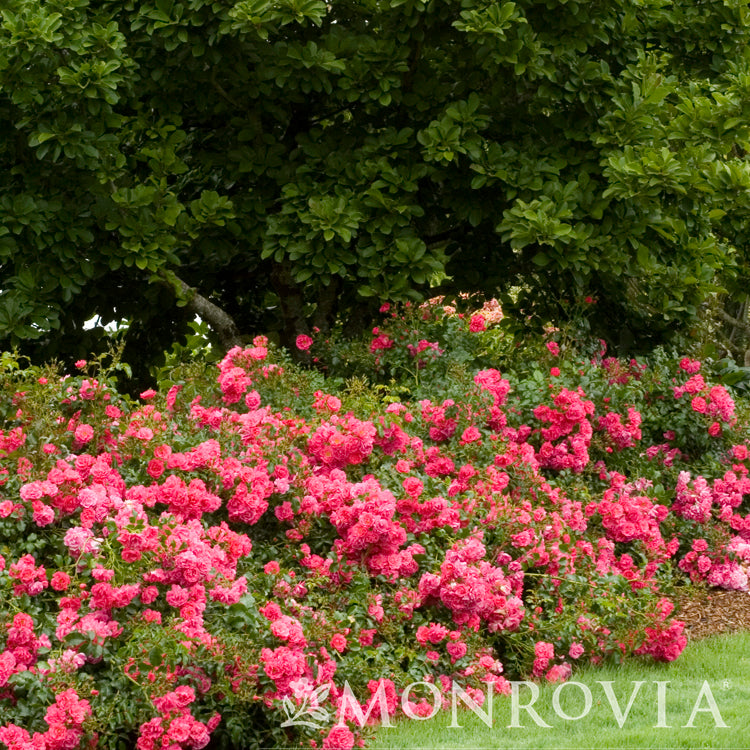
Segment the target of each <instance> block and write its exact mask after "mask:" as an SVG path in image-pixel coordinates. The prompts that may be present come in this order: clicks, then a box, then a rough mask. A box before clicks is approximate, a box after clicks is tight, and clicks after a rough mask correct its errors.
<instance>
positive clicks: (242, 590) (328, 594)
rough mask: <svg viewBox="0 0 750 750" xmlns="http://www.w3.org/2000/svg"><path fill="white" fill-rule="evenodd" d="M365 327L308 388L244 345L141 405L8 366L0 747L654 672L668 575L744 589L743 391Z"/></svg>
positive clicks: (687, 369) (214, 738)
mask: <svg viewBox="0 0 750 750" xmlns="http://www.w3.org/2000/svg"><path fill="white" fill-rule="evenodd" d="M382 312H383V324H382V325H381V326H378V328H377V329H375V330H374V331H373V335H372V337H371V339H370V340H369V341H367V342H364V343H360V344H356V343H355V344H352V343H344V342H341V341H339V340H337V339H336V338H335V337H333V338H330V339H325V338H323V337H320V338H319V339H318V338H316V337H312V340H310V339H308V338H302V339H300V341H299V342H298V345H299V348H300V351H301V353H302V354H301V356H304V357H308V358H309V360H310V363H311V364H313V363H314V362H315V360H316V359H318V360H324V361H325V362H327V363H328V368H329V369H328V371H327V372H321V371H320V370H317V369H306V368H305V367H304V366H297V365H294V364H292V362H291V360H290V359H289V357H288V356H287V355H286V354H285V353H284V352H283V351H278V350H276V349H275V348H274V347H273V346H271V345H270V344H269V342H268V341H267V340H266V339H265V338H263V337H258V338H257V339H256V340H255V341H254V342H253V344H252V345H251V346H248V347H246V348H239V347H238V348H235V349H233V350H231V351H230V352H229V353H228V354H227V355H226V357H224V359H223V360H222V361H221V362H220V364H219V366H218V370H216V369H213V371H211V372H209V373H208V374H204V373H203V369H204V368H202V366H201V365H200V363H197V364H194V365H191V366H190V367H187V368H183V370H182V371H177V372H174V373H172V375H171V376H170V377H171V378H172V380H171V381H169V382H167V380H166V378H164V379H163V387H162V388H160V389H159V390H158V391H157V390H149V391H146V392H144V393H142V394H141V397H140V399H139V400H137V401H135V402H133V401H131V400H130V399H128V398H125V397H124V396H122V395H120V394H119V393H118V392H117V390H116V389H115V388H114V385H113V383H114V381H113V380H112V379H111V376H112V374H113V371H112V370H111V369H110V370H107V369H106V368H97V366H96V365H95V364H87V363H86V362H83V361H82V362H80V363H79V364H78V367H79V369H78V371H77V373H76V374H74V375H69V376H62V377H61V376H60V375H59V374H58V373H57V372H56V371H55V370H54V368H51V367H50V368H46V369H44V370H40V369H37V368H27V369H25V370H22V369H20V368H19V366H18V363H17V361H16V360H15V359H14V358H13V357H12V356H10V355H3V358H2V360H1V363H2V365H1V366H2V369H3V378H2V386H0V387H2V389H3V394H2V396H3V397H2V400H1V401H0V420H1V421H0V426H1V429H2V431H1V432H0V554H1V555H2V557H0V569H1V570H2V572H0V717H1V720H2V726H1V727H0V741H1V742H3V743H4V744H5V745H6V746H7V747H8V748H9V750H21V748H32V747H33V748H40V749H41V748H44V749H45V750H72V749H73V748H76V747H87V746H99V747H107V748H117V749H118V750H119V748H131V747H137V748H138V750H153V749H154V748H170V749H171V750H177V749H178V748H201V747H204V746H206V745H208V744H211V746H215V747H230V748H252V747H269V746H278V747H282V746H302V747H323V748H350V747H352V746H353V745H355V743H358V744H361V743H363V742H364V741H365V740H366V739H367V737H368V736H369V734H371V732H372V731H373V726H374V725H375V723H376V720H377V718H378V717H379V716H380V717H382V715H383V712H384V711H387V713H388V714H389V715H394V716H395V715H397V714H399V713H404V712H405V713H406V714H407V715H427V714H429V713H430V712H431V711H432V707H433V698H434V694H435V692H437V694H438V695H439V696H440V700H441V701H442V700H444V701H446V702H449V700H450V696H451V693H452V691H453V689H454V687H453V686H454V685H458V686H460V689H461V690H463V691H465V694H466V696H467V697H468V698H471V699H474V700H476V701H477V702H481V700H482V699H483V696H484V695H485V693H486V690H487V688H488V685H490V684H491V685H492V688H493V690H494V692H495V693H509V692H510V691H511V681H512V680H514V679H519V678H530V679H536V680H540V681H546V682H561V681H565V680H566V679H568V677H569V676H570V675H571V673H572V672H573V670H574V668H575V667H576V666H577V665H584V664H592V663H593V664H599V663H604V662H618V661H621V660H622V659H624V658H627V657H630V656H634V655H638V656H642V657H648V658H651V659H654V660H656V661H672V660H674V659H676V658H677V657H678V656H679V655H680V653H681V651H682V650H683V648H684V647H685V643H686V639H685V636H684V633H683V623H682V622H680V621H679V620H677V619H675V617H674V616H673V605H672V602H671V600H670V597H671V595H672V593H673V592H674V590H675V587H676V586H679V585H683V584H685V583H690V582H692V583H693V584H702V583H703V582H707V583H708V584H710V585H714V586H719V587H723V588H728V589H743V588H745V587H746V586H747V584H748V564H749V563H750V515H749V514H748V507H747V503H746V501H745V496H746V495H748V494H750V477H748V465H749V463H750V453H748V440H747V438H748V431H747V403H746V402H745V401H744V400H743V399H742V398H740V397H738V395H737V393H735V392H733V391H732V390H731V387H729V386H727V385H725V384H722V383H721V382H720V380H719V379H718V376H717V374H716V371H715V369H714V368H712V367H711V365H710V363H702V362H700V361H698V360H696V359H691V358H688V357H682V358H679V357H678V358H674V357H670V356H667V355H666V354H664V353H656V354H654V355H653V356H652V357H650V358H649V359H647V360H629V361H624V360H621V359H616V358H614V357H610V356H607V352H606V350H605V348H603V347H601V346H600V345H599V344H598V343H597V344H596V347H595V348H594V349H593V350H591V351H587V350H586V347H585V345H581V344H580V343H579V344H575V343H574V342H573V341H572V340H571V338H570V336H569V335H568V334H566V333H565V332H562V331H557V330H554V329H550V330H549V332H548V334H547V336H546V338H545V339H544V340H542V341H536V342H534V341H530V342H528V343H527V345H526V346H525V347H524V348H523V349H521V350H517V349H516V347H515V345H514V342H512V341H509V340H508V339H506V338H504V336H503V334H502V329H501V328H499V327H498V324H499V322H500V320H501V313H500V312H499V310H498V309H496V307H493V306H492V305H488V306H486V307H485V308H484V309H483V310H482V311H480V312H476V313H474V314H473V315H467V316H461V315H459V314H456V313H455V310H452V309H445V308H443V307H442V306H440V305H432V306H428V307H426V308H420V309H417V310H407V311H406V312H405V313H404V311H401V310H391V309H389V308H388V307H387V306H384V308H383V311H382ZM357 368H359V369H357ZM362 373H365V375H367V376H368V378H367V379H365V378H364V377H363V375H362ZM415 682H421V683H426V684H422V686H421V687H422V688H423V692H422V693H419V691H413V690H410V691H407V692H406V693H405V692H404V690H405V688H406V687H407V686H408V685H411V684H412V683H415ZM424 690H426V692H424ZM371 696H372V697H373V698H372V699H371ZM373 706H377V708H376V709H375V710H370V714H369V718H368V719H367V721H366V722H361V721H360V718H361V717H363V716H364V715H366V714H367V710H368V709H373ZM379 711H380V713H379ZM362 723H364V724H365V725H364V726H360V724H362Z"/></svg>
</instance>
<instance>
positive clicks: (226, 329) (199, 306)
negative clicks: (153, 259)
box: [160, 271, 243, 351]
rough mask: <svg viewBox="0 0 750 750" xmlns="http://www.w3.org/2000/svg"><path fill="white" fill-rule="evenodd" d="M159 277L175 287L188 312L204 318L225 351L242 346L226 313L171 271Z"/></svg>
mask: <svg viewBox="0 0 750 750" xmlns="http://www.w3.org/2000/svg"><path fill="white" fill-rule="evenodd" d="M160 278H161V279H162V280H163V281H164V283H166V284H169V285H170V286H171V287H172V288H173V289H175V291H176V292H177V294H178V296H180V297H181V298H182V299H184V300H185V303H186V304H185V307H186V308H187V309H188V311H189V312H192V313H194V314H195V315H199V316H200V317H201V319H202V320H205V321H206V323H208V325H209V326H211V328H212V329H213V330H214V332H215V333H216V335H217V336H218V337H219V342H220V344H221V346H222V348H223V349H224V350H225V351H229V350H230V349H231V348H232V347H235V346H242V344H243V341H242V337H241V336H240V331H239V328H237V324H236V323H235V322H234V320H233V319H232V317H231V316H230V315H229V314H228V313H226V312H225V311H224V310H222V309H221V308H220V307H219V306H218V305H215V304H214V303H213V302H211V300H210V299H208V298H207V297H204V296H203V295H202V294H201V293H200V292H199V291H198V290H197V289H196V288H195V287H192V286H190V285H189V284H186V283H185V282H184V281H183V280H182V279H181V278H179V276H176V275H175V274H174V273H172V272H171V271H170V272H169V274H168V275H167V274H163V275H160Z"/></svg>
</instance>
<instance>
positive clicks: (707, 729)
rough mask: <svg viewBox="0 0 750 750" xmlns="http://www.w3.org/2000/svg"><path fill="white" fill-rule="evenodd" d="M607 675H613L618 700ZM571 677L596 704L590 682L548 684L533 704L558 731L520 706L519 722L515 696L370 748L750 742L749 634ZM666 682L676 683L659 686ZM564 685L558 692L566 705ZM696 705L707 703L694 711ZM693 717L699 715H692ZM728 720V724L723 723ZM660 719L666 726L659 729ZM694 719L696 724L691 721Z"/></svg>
mask: <svg viewBox="0 0 750 750" xmlns="http://www.w3.org/2000/svg"><path fill="white" fill-rule="evenodd" d="M599 681H603V682H607V681H611V683H612V685H611V694H612V702H611V701H610V700H609V699H608V698H607V696H606V694H605V688H604V687H603V686H602V685H600V684H599ZM633 681H643V683H644V684H643V685H642V686H641V687H640V689H639V692H638V693H636V694H635V697H634V699H633V702H632V707H631V709H630V712H629V713H628V714H627V716H626V715H625V714H626V708H627V705H628V701H629V699H630V697H631V694H632V692H633V690H634V684H633ZM571 682H577V683H583V684H584V685H585V686H586V687H587V688H588V690H589V691H590V695H591V706H590V710H589V711H588V712H586V711H585V709H586V705H585V695H586V691H585V689H584V688H581V687H578V686H576V685H571V684H568V685H567V686H566V687H563V688H560V686H559V685H543V686H540V689H539V695H538V697H537V699H536V701H535V702H534V703H533V706H532V708H533V709H535V710H536V712H537V715H538V716H539V718H540V720H542V721H544V722H546V723H547V724H549V725H550V728H545V727H540V726H537V724H536V723H535V721H534V718H533V717H532V716H531V715H530V714H529V713H528V712H527V711H525V710H523V708H518V710H517V712H516V713H517V720H516V721H513V709H512V704H513V700H512V698H511V697H510V696H495V697H494V700H493V701H492V704H493V705H492V708H493V722H492V726H491V727H488V726H486V725H485V723H484V722H483V721H482V720H481V719H480V718H478V716H477V715H475V714H474V713H472V712H471V711H469V710H467V709H464V710H460V709H459V711H458V713H457V722H456V723H457V724H459V725H460V726H456V727H451V726H450V725H451V720H452V717H451V711H450V710H448V711H446V712H440V713H438V715H437V716H435V717H434V718H433V719H430V720H426V721H415V720H406V719H404V720H402V721H400V722H398V723H397V724H396V726H394V727H393V728H385V727H384V728H381V729H380V730H379V731H378V734H377V736H376V738H375V740H374V741H373V742H372V743H370V744H369V746H368V747H369V748H371V750H391V749H393V750H408V749H409V748H415V749H416V748H430V749H431V750H433V749H434V750H437V749H438V748H451V750H469V749H470V748H493V750H503V749H504V748H514V749H516V748H517V749H519V750H520V749H521V748H524V749H525V748H529V750H531V749H533V750H543V749H544V748H550V750H551V749H552V748H554V750H564V749H565V748H576V749H578V748H628V749H629V750H633V749H634V748H654V749H657V748H658V750H663V749H666V748H750V634H741V635H734V636H720V637H715V638H710V639H707V640H705V641H700V642H698V643H695V644H692V645H690V646H689V647H688V648H687V649H686V650H685V652H684V653H683V654H682V656H681V657H680V658H679V659H678V660H677V661H676V662H672V663H671V664H653V663H646V662H642V661H634V662H630V663H627V664H625V665H622V666H619V667H609V668H605V669H596V668H589V669H586V670H582V671H580V672H578V673H575V674H574V675H573V677H572V678H571ZM657 682H662V683H665V682H668V684H666V685H663V686H662V687H661V688H659V687H658V686H657V684H656V683H657ZM704 683H706V684H704ZM556 690H559V693H558V701H557V710H556V708H555V698H554V693H555V691H556ZM518 691H519V692H518V696H517V698H516V703H517V704H518V705H519V706H523V705H527V704H528V702H529V700H530V697H531V692H530V690H529V689H528V688H527V687H525V686H519V687H518ZM660 691H661V693H662V695H661V700H660V696H659V692H660ZM711 699H713V710H712V706H711ZM613 703H614V704H616V705H617V706H618V708H619V711H620V712H621V713H620V719H621V723H622V727H619V726H618V721H617V720H616V718H615V713H616V710H613ZM660 704H661V709H662V712H663V718H662V720H661V721H659V713H660ZM459 705H460V702H459ZM485 708H486V706H485ZM696 708H697V709H699V710H698V711H695V712H694V709H696ZM564 714H567V715H568V716H571V717H576V716H580V715H581V714H585V715H583V716H581V718H579V719H577V720H566V719H565V718H562V716H563V715H564ZM691 714H694V715H693V721H692V722H690V718H691ZM722 721H723V722H724V723H725V724H726V725H727V727H726V728H722V727H720V726H717V725H718V724H720V723H721V722H722ZM658 723H661V724H662V725H667V726H660V727H658V726H655V725H657V724H658ZM690 723H692V724H693V726H692V727H691V726H686V725H687V724H690ZM511 724H515V726H511ZM519 725H520V726H519Z"/></svg>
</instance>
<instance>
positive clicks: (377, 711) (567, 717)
mask: <svg viewBox="0 0 750 750" xmlns="http://www.w3.org/2000/svg"><path fill="white" fill-rule="evenodd" d="M302 683H304V684H302ZM597 684H598V685H599V686H600V687H601V690H602V692H603V697H604V698H606V701H607V703H608V705H609V708H610V709H611V711H612V716H613V717H614V719H615V721H616V722H617V725H618V727H619V728H620V729H622V727H623V726H624V725H625V722H626V721H627V720H628V716H630V712H631V709H632V707H633V704H634V703H635V701H636V699H637V698H638V696H639V695H641V698H642V699H643V698H644V694H643V693H642V688H643V686H644V685H645V684H646V681H645V680H633V681H632V682H631V683H630V684H631V685H632V687H631V689H630V695H629V696H628V698H627V701H626V702H625V703H624V704H623V703H622V702H621V701H620V699H618V697H617V695H616V693H615V690H614V687H613V685H614V682H613V681H611V680H598V681H597ZM650 684H651V685H652V686H653V687H654V688H655V692H656V696H655V697H656V700H655V701H653V700H652V699H651V698H648V697H647V699H648V700H649V702H650V703H651V704H653V705H654V711H655V714H654V717H653V718H654V719H655V720H656V723H655V724H653V725H652V726H653V728H654V729H669V728H672V726H673V725H671V724H669V723H667V721H668V716H667V703H668V702H667V686H668V685H670V684H671V683H670V681H668V680H667V681H654V682H652V683H650ZM510 686H511V693H510V696H503V697H504V699H505V701H508V700H509V701H510V723H509V724H507V728H508V729H523V728H524V726H525V725H524V724H523V723H522V722H521V713H522V712H525V713H526V715H527V716H526V717H524V718H525V720H527V721H528V720H531V721H533V722H534V723H535V724H536V725H537V726H539V727H543V728H548V729H551V728H552V725H551V724H549V723H547V721H545V720H544V719H543V718H542V716H540V714H539V712H538V711H537V708H541V706H537V708H535V706H536V704H537V701H538V700H539V696H540V691H539V686H538V685H537V684H536V683H534V682H528V681H526V680H520V681H511V682H510ZM493 688H494V685H493V684H492V683H489V684H488V687H487V693H486V695H485V699H484V701H483V702H482V705H480V704H479V703H477V701H475V700H474V699H473V698H472V697H471V696H470V695H469V694H468V693H467V692H466V691H465V690H464V689H463V688H462V687H461V686H460V685H459V684H458V683H456V682H454V683H453V686H452V689H451V701H450V703H451V723H450V725H449V727H450V728H451V729H460V728H461V725H460V724H459V722H458V706H459V704H463V706H464V707H465V708H468V709H469V711H471V713H473V714H474V715H476V716H477V717H478V718H479V719H480V720H481V721H482V722H483V723H484V724H485V725H486V726H488V727H492V726H493V723H494V722H493V699H494V697H495V696H494V694H493ZM522 688H527V692H525V694H522ZM292 690H293V691H294V697H295V699H296V700H297V705H295V704H294V702H293V701H292V700H291V699H290V698H285V699H284V701H283V702H282V706H283V709H284V712H285V713H286V715H287V720H286V721H285V722H284V723H283V724H282V725H281V726H282V727H287V726H295V725H296V726H309V727H314V728H317V729H321V728H323V727H324V726H326V725H327V724H328V722H329V721H330V718H331V717H330V714H329V712H328V711H327V710H325V709H323V708H321V707H320V703H321V702H322V701H324V700H325V698H326V697H327V695H328V692H329V686H328V685H321V686H319V687H318V688H316V689H313V685H312V684H311V683H309V682H308V681H307V680H299V681H298V682H297V683H294V684H293V685H292ZM417 690H427V691H428V692H429V693H430V695H431V696H432V710H431V712H430V714H429V715H427V716H421V715H418V714H417V713H415V711H414V708H413V703H412V702H411V699H412V696H413V695H414V694H415V693H416V692H417ZM565 692H567V693H569V694H570V695H569V701H570V700H572V697H571V696H572V694H574V693H578V696H579V697H578V699H577V700H576V703H577V704H580V710H579V711H578V713H576V714H571V713H568V711H567V710H566V709H565V708H563V705H562V696H563V693H565ZM644 692H648V691H644ZM442 705H443V695H442V694H441V692H440V690H439V688H438V687H437V686H435V685H434V684H432V683H429V682H413V683H412V684H411V685H409V686H408V687H407V688H406V689H405V690H404V691H403V693H402V695H401V710H402V712H403V714H404V715H405V716H406V717H407V718H409V719H413V720H415V721H428V720H429V719H432V718H433V717H434V716H435V715H436V714H437V713H438V711H439V710H440V708H441V706H442ZM592 706H593V694H592V690H591V688H590V687H589V686H588V685H585V684H584V683H582V682H563V683H561V684H560V685H558V686H557V688H556V689H555V691H554V692H553V693H552V701H551V711H552V713H553V714H554V715H555V716H556V717H557V718H558V719H562V720H563V721H580V720H581V719H583V718H585V717H586V716H587V715H588V714H589V712H590V711H591V708H592ZM549 708H550V707H548V708H547V714H549ZM701 713H709V714H711V718H712V719H713V722H714V727H717V728H724V729H728V728H729V727H728V725H727V724H726V723H725V722H724V720H723V718H722V716H721V712H720V711H719V707H718V705H717V703H716V699H715V698H714V695H713V692H712V690H711V686H710V685H709V683H708V681H707V680H704V681H703V683H702V684H701V685H700V688H699V689H698V690H697V693H696V698H695V701H694V703H693V707H692V711H691V713H690V718H689V719H688V721H687V723H686V724H683V725H682V727H683V728H695V723H694V722H695V719H696V717H697V716H698V714H701ZM345 716H348V717H351V718H353V720H354V721H355V723H357V724H359V726H360V728H362V727H364V725H365V724H366V723H367V722H368V721H369V720H370V718H371V717H374V718H379V719H380V725H381V727H392V726H393V724H392V723H391V718H392V715H391V712H390V711H389V708H388V701H387V698H386V692H385V685H384V684H383V681H382V680H381V681H380V682H379V683H378V689H377V691H376V692H375V694H374V695H372V697H371V698H370V701H369V703H368V704H367V706H366V709H363V708H362V705H361V704H360V702H359V701H358V700H357V698H356V697H355V695H354V693H353V691H352V689H351V686H350V685H349V683H348V682H346V683H344V691H343V694H342V697H341V703H340V706H339V711H338V716H337V722H336V726H343V725H345V724H346V721H345V719H344V717H345ZM550 721H553V719H552V718H551V717H550Z"/></svg>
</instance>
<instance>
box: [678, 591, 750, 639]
mask: <svg viewBox="0 0 750 750" xmlns="http://www.w3.org/2000/svg"><path fill="white" fill-rule="evenodd" d="M674 602H675V615H676V616H677V617H679V618H680V619H681V620H684V621H685V635H687V637H688V640H689V641H696V640H698V639H700V638H707V637H708V636H711V635H718V634H719V633H738V632H740V631H743V630H748V631H750V593H748V592H747V591H724V590H722V589H708V590H701V589H692V590H691V591H690V593H689V594H685V595H681V596H678V597H677V598H676V599H675V600H674Z"/></svg>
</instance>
